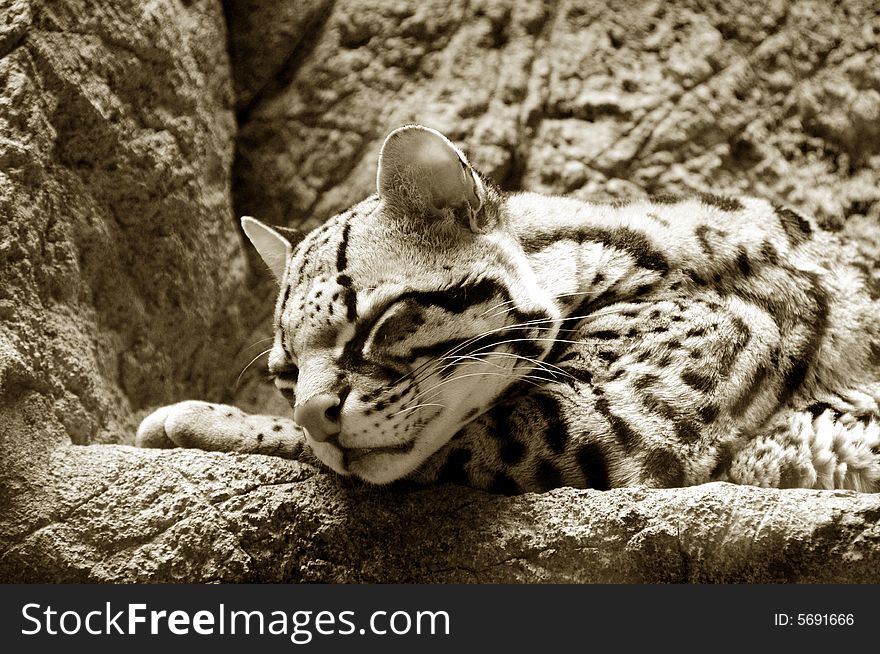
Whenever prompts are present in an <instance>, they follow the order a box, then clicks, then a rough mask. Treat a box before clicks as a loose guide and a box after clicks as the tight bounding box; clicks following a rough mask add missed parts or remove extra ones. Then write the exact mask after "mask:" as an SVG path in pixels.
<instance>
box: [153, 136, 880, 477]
mask: <svg viewBox="0 0 880 654" xmlns="http://www.w3.org/2000/svg"><path fill="white" fill-rule="evenodd" d="M244 226H245V230H246V232H247V233H248V235H249V236H250V237H251V240H252V241H253V242H254V244H255V245H256V247H257V249H258V250H259V251H260V253H261V255H262V256H263V258H264V260H265V261H266V262H267V264H268V265H269V267H270V268H271V269H272V270H273V272H274V273H275V274H276V276H277V277H278V278H279V283H280V293H279V298H278V303H277V307H276V313H275V340H274V346H273V348H272V350H271V353H270V356H269V369H270V372H271V373H272V374H273V375H274V376H275V383H276V385H277V386H278V388H279V390H280V391H281V392H282V393H283V394H284V395H285V397H287V398H288V400H289V401H290V403H291V406H292V408H293V417H294V418H295V420H296V421H297V422H299V423H301V425H303V426H305V429H301V428H300V427H297V426H296V425H295V424H294V423H293V422H291V421H290V420H284V421H281V420H276V421H275V422H272V419H271V418H267V417H261V416H245V415H244V414H241V413H240V412H238V411H237V410H231V409H228V408H226V407H222V406H220V405H210V404H207V403H193V402H189V403H182V404H180V405H173V406H171V407H165V408H163V409H160V410H159V411H158V412H156V413H154V414H153V415H152V416H150V417H148V418H147V420H145V421H144V423H143V425H142V426H141V429H140V430H139V436H138V442H139V443H140V444H142V445H153V446H172V445H181V446H196V447H202V448H205V449H219V450H232V451H244V452H263V453H268V454H275V455H280V456H298V455H299V454H300V452H301V448H302V443H303V442H305V443H307V444H308V446H309V448H310V449H311V450H312V451H313V452H314V454H315V455H316V456H317V458H318V459H320V460H321V461H322V462H323V463H324V464H326V465H327V466H329V467H330V468H332V469H333V470H335V471H336V472H338V473H340V474H342V475H354V476H356V477H359V478H361V479H363V480H366V481H369V482H373V483H379V484H384V483H388V482H392V481H395V480H398V479H402V478H409V479H415V480H418V481H423V482H433V481H437V480H440V481H450V482H455V483H461V484H468V485H471V486H475V487H478V488H483V489H488V490H491V491H495V492H500V493H518V492H523V491H540V490H547V489H550V488H555V487H558V486H577V487H592V488H600V489H606V488H612V487H617V486H631V485H646V486H653V487H670V486H682V485H689V484H698V483H702V482H706V481H711V480H728V481H733V482H739V483H748V484H756V485H761V486H778V487H787V486H803V487H816V488H852V489H857V490H865V491H873V490H877V489H878V481H880V426H878V422H877V418H878V412H880V410H878V404H877V400H878V398H880V385H878V384H877V381H878V377H877V366H878V363H880V357H878V352H880V334H878V327H877V325H878V321H877V316H878V307H877V306H876V304H875V303H874V302H873V301H872V300H871V298H870V297H869V296H868V295H867V293H866V292H865V290H864V286H865V282H864V277H863V274H862V273H860V272H859V271H858V270H857V269H856V268H854V266H853V264H852V262H851V261H850V256H851V255H850V251H849V249H847V247H845V245H843V244H841V243H839V242H838V241H837V240H836V239H835V237H834V236H832V235H830V234H828V233H825V232H823V231H821V230H819V229H817V227H816V226H815V225H814V224H813V222H812V221H811V220H810V219H808V218H807V217H805V216H802V215H800V214H799V213H797V212H795V211H793V210H792V209H789V208H785V207H780V206H774V205H772V204H770V203H768V202H766V201H764V200H759V199H755V198H745V197H743V198H733V197H727V196H717V195H707V194H704V195H701V196H697V197H691V198H677V197H669V196H663V197H657V198H653V199H651V200H645V199H641V200H635V201H632V202H628V203H615V204H602V203H589V202H581V201H576V200H573V199H567V198H560V197H547V196H542V195H536V194H532V193H518V194H502V193H500V192H499V191H498V190H497V189H495V188H494V187H493V186H492V185H491V184H490V183H488V182H487V181H485V180H484V179H483V178H482V177H481V176H480V175H479V174H477V173H476V172H475V171H474V170H473V168H472V167H471V166H470V164H469V163H468V161H467V159H466V158H465V157H464V155H463V154H462V153H461V152H460V151H459V150H458V149H457V148H456V147H455V146H454V145H452V144H451V143H450V142H449V141H448V140H447V139H446V138H445V137H443V136H442V135H440V134H439V133H437V132H434V131H433V130H429V129H427V128H423V127H420V126H408V127H405V128H401V129H400V130H397V131H395V132H393V133H392V134H391V135H390V136H389V137H388V139H387V140H386V142H385V145H384V146H383V150H382V153H381V155H380V161H379V175H378V193H377V194H376V195H374V196H372V197H370V198H367V199H366V200H364V201H363V202H361V203H360V204H357V205H356V206H354V207H352V208H351V209H349V210H348V211H346V212H343V213H341V214H339V215H338V216H336V217H334V218H332V219H331V220H329V221H328V222H327V223H326V224H325V225H323V226H322V227H320V228H318V229H316V230H314V231H313V232H311V233H310V234H308V235H307V236H305V237H304V238H302V239H301V240H300V238H299V237H292V236H291V235H290V234H289V233H281V231H279V230H273V229H272V228H269V227H267V226H264V225H261V224H260V223H258V222H256V221H253V220H252V219H246V220H245V223H244ZM227 413H230V414H231V415H227ZM267 421H268V422H267ZM272 429H275V431H271V430H272ZM260 436H262V438H260ZM267 436H268V437H269V438H267Z"/></svg>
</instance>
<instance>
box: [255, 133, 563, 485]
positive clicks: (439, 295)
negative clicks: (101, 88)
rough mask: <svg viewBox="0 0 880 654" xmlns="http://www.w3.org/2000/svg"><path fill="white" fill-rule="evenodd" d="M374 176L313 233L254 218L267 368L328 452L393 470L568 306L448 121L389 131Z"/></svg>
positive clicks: (538, 348) (422, 456)
mask: <svg viewBox="0 0 880 654" xmlns="http://www.w3.org/2000/svg"><path fill="white" fill-rule="evenodd" d="M377 186H378V193H377V194H376V195H374V196H372V197H370V198H368V199H366V200H364V201H363V202H361V203H360V204H358V205H355V206H354V207H352V208H351V209H349V210H348V211H346V212H343V213H341V214H339V215H337V216H335V217H334V218H332V219H331V220H329V221H328V222H327V223H326V224H324V225H323V226H321V227H319V228H317V229H315V230H314V231H313V232H311V233H310V234H308V235H307V236H305V237H304V238H303V237H296V236H295V235H293V234H291V233H290V232H289V231H287V230H280V229H277V228H270V227H268V226H266V225H263V224H262V223H259V222H258V221H256V220H254V219H252V218H244V219H242V224H243V227H244V230H245V232H246V233H247V235H248V237H249V238H250V239H251V241H252V242H253V244H254V246H255V247H256V249H257V250H258V251H259V253H260V255H261V256H262V258H263V260H264V261H265V262H266V264H267V265H268V266H269V268H270V269H271V270H272V272H273V273H274V274H275V276H276V277H277V278H278V280H279V283H280V286H281V292H280V294H279V298H278V304H277V307H276V312H275V326H276V333H275V343H274V346H273V348H272V351H271V353H270V356H269V368H270V372H272V373H273V374H274V375H275V380H276V381H275V383H276V385H277V386H278V388H279V389H280V390H281V391H282V393H284V394H285V395H286V396H287V397H288V399H290V400H291V403H292V405H293V409H294V419H295V420H296V421H297V422H298V423H299V424H300V426H302V427H303V428H304V429H305V431H306V433H307V438H308V442H309V444H310V446H311V447H312V449H313V450H314V452H315V454H316V455H317V456H318V457H319V458H320V459H321V460H322V461H323V462H324V463H326V464H327V465H328V466H330V467H331V468H333V469H334V470H336V471H337V472H339V473H342V474H353V475H356V476H357V477H360V478H362V479H365V480H367V481H370V482H374V483H387V482H390V481H393V480H395V479H399V478H401V477H404V476H406V475H407V474H409V473H410V472H412V471H413V470H415V469H416V468H417V467H418V466H419V465H420V464H421V463H423V462H424V461H425V460H426V459H427V458H428V457H429V456H431V455H432V454H433V453H434V452H436V451H437V450H438V449H440V448H441V447H442V446H443V445H444V444H446V443H447V442H448V441H449V440H450V439H451V438H452V437H453V436H454V435H455V434H456V432H457V431H458V430H459V429H460V428H461V427H462V425H464V424H466V423H467V422H468V421H470V420H472V419H473V418H474V417H476V416H477V415H479V413H481V412H482V411H484V410H485V409H486V408H488V407H489V406H491V404H492V403H493V401H494V400H495V399H496V398H498V397H499V395H501V394H502V393H504V391H505V389H507V388H509V387H510V386H511V384H513V383H515V382H517V381H518V380H519V379H521V378H522V377H523V376H524V375H526V374H528V373H529V372H530V371H531V370H532V367H533V362H534V361H535V360H539V359H541V358H542V357H543V356H545V355H546V353H547V351H548V350H549V346H550V344H551V343H552V340H553V337H554V336H555V335H556V332H557V330H558V327H559V322H558V318H559V314H558V311H557V309H556V308H555V305H554V304H553V303H552V301H550V299H549V298H548V297H547V295H546V293H545V292H544V291H542V290H541V289H540V288H539V287H538V285H537V284H536V282H535V279H534V276H533V274H532V271H531V268H530V267H529V265H528V262H527V260H526V258H525V255H524V254H523V252H522V249H521V248H520V247H519V245H518V243H517V241H516V239H515V238H514V237H513V235H512V234H511V233H510V231H509V229H508V228H507V225H506V223H507V218H508V216H507V215H506V211H507V209H506V204H505V201H504V199H503V197H502V196H501V195H500V194H499V193H498V192H496V191H495V190H494V189H493V187H492V186H491V185H490V184H488V183H487V182H486V181H484V180H483V178H481V176H480V175H479V174H477V173H476V172H475V171H474V169H473V168H472V167H471V165H470V164H469V163H468V161H467V159H466V158H465V156H464V155H463V154H462V152H461V151H460V150H459V149H458V148H456V147H455V146H454V145H453V144H452V143H451V142H450V141H449V140H448V139H447V138H446V137H444V136H443V135H442V134H440V133H439V132H436V131H434V130H432V129H428V128H426V127H422V126H419V125H410V126H406V127H402V128H400V129H398V130H395V131H394V132H392V133H391V134H390V135H389V136H388V137H387V139H386V140H385V143H384V145H383V146H382V150H381V154H380V155H379V172H378V180H377Z"/></svg>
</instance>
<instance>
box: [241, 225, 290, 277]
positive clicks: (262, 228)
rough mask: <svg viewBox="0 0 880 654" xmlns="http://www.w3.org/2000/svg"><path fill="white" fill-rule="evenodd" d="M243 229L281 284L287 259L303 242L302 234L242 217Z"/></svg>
mask: <svg viewBox="0 0 880 654" xmlns="http://www.w3.org/2000/svg"><path fill="white" fill-rule="evenodd" d="M241 228H242V229H243V230H244V233H245V234H246V235H247V237H248V238H249V239H250V241H251V243H253V245H254V247H255V248H256V249H257V252H258V253H259V254H260V257H261V258H262V259H263V261H264V262H265V264H266V265H267V266H269V270H271V271H272V274H273V275H275V279H277V280H278V281H279V282H280V281H281V278H282V276H283V275H284V269H285V267H286V266H287V257H289V256H290V253H291V252H292V251H293V247H294V246H295V245H296V244H297V243H298V242H299V241H300V240H302V234H301V233H300V232H298V231H296V230H292V229H284V228H282V227H274V228H273V227H269V226H268V225H265V224H263V223H261V222H260V221H259V220H257V219H256V218H251V217H250V216H243V217H242V219H241ZM282 232H284V233H282Z"/></svg>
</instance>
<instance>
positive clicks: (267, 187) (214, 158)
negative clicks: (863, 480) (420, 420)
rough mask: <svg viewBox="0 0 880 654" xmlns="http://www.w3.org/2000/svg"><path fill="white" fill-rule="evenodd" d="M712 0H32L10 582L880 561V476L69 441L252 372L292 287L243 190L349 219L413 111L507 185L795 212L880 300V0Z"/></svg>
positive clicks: (13, 120)
mask: <svg viewBox="0 0 880 654" xmlns="http://www.w3.org/2000/svg"><path fill="white" fill-rule="evenodd" d="M702 4H705V3H698V2H688V1H686V0H677V1H675V2H656V3H631V2H626V1H623V0H622V1H620V2H611V1H609V2H606V3H595V2H588V1H586V0H583V1H580V2H575V1H565V2H562V1H561V2H549V1H548V2H540V1H537V0H523V1H517V2H513V1H512V0H508V1H490V2H481V3H467V2H465V1H464V0H445V1H442V2H441V1H440V0H428V1H425V2H416V1H415V0H412V1H410V2H398V1H390V0H386V1H379V2H372V3H361V2H357V1H356V0H336V1H335V2H330V1H327V0H311V1H309V2H298V3H282V5H283V6H279V5H278V3H269V2H265V1H261V0H226V2H224V3H223V6H222V8H221V6H220V5H219V3H215V2H208V1H206V0H203V1H195V2H190V3H182V4H181V3H158V4H146V5H145V4H143V3H136V2H130V1H124V2H113V3H110V2H106V3H86V2H77V1H76V0H53V1H52V2H49V1H40V0H0V281H2V283H0V579H10V580H11V579H20V580H24V579H27V580H37V579H43V580H52V579H58V580H86V579H88V580H99V579H100V580H134V579H144V580H147V579H150V580H172V579H174V580H184V579H186V580H209V579H227V580H233V579H236V580H239V579H260V580H281V579H284V580H298V579H306V580H343V579H344V580H401V581H403V580H449V581H454V580H494V581H505V580H533V581H544V580H554V581H567V580H571V581H582V580H601V581H611V580H618V581H634V580H646V581H659V580H692V581H709V580H744V581H749V580H815V581H827V580H842V581H849V580H853V581H869V580H870V581H878V578H877V574H878V573H877V572H876V570H877V569H878V566H877V557H878V554H877V552H878V551H880V543H878V526H877V524H878V520H880V505H878V501H880V500H878V498H877V497H875V496H855V495H847V494H832V493H812V492H791V491H788V492H776V491H761V490H757V489H743V488H734V487H729V486H723V485H715V486H708V487H702V488H694V489H682V490H673V491H663V492H644V491H619V492H612V493H608V494H604V495H602V494H598V493H590V492H581V491H571V490H559V491H555V492H553V493H550V494H547V495H544V496H526V497H522V498H512V499H509V498H499V497H490V496H486V495H481V494H475V493H471V492H468V491H466V490H461V489H449V488H445V489H434V490H423V491H417V492H391V493H389V492H380V491H368V490H363V489H358V488H352V487H348V486H344V485H339V484H338V482H337V481H335V480H334V479H332V478H330V477H328V476H327V475H325V474H322V473H319V472H317V471H316V470H315V469H313V468H311V467H308V466H303V465H301V464H297V463H291V462H283V461H272V460H268V459H264V458H259V457H233V456H219V455H213V454H204V453H198V452H175V453H156V452H139V451H133V450H129V449H126V448H117V447H110V446H106V447H105V446H93V447H87V448H86V447H76V446H71V445H70V443H71V442H73V443H78V444H85V443H95V442H98V443H110V442H126V441H129V442H130V439H131V436H132V433H133V426H134V425H135V424H136V423H137V420H138V418H139V417H141V415H143V413H144V411H145V410H146V409H148V408H150V407H152V406H155V405H158V404H162V403H165V402H169V401H173V400H179V399H183V398H185V397H201V398H205V399H218V400H219V399H228V398H229V397H231V396H232V395H233V392H234V385H235V376H236V375H237V374H238V372H239V371H240V370H241V368H242V367H243V366H244V364H245V363H247V361H248V360H249V359H250V357H251V356H253V355H254V354H256V353H257V352H258V350H255V349H248V348H249V347H250V346H251V345H252V344H253V343H254V342H255V341H257V340H258V339H259V338H260V337H263V336H266V335H268V334H267V333H266V332H265V331H261V329H265V322H264V319H265V317H266V316H267V315H268V314H269V313H270V312H271V299H269V298H270V295H271V292H272V289H271V286H270V282H268V281H267V280H266V279H265V277H264V276H262V275H261V273H260V271H259V269H256V268H255V269H254V270H255V271H256V274H254V275H249V273H248V266H247V259H246V257H245V256H243V255H242V249H241V244H240V240H239V238H238V235H237V230H236V227H235V221H234V217H235V215H237V214H245V213H250V214H253V215H255V216H257V217H259V218H261V219H264V220H268V221H270V222H277V223H280V224H287V225H305V226H313V225H315V224H317V223H318V222H319V221H320V220H322V219H323V218H325V217H326V216H328V215H330V214H332V213H333V212H335V211H336V210H338V209H340V208H342V207H344V206H345V205H347V204H349V203H351V202H353V201H356V200H359V199H361V198H362V197H363V196H365V195H366V194H368V193H369V192H370V191H371V189H372V185H373V180H374V176H375V157H376V152H377V151H378V147H379V144H380V142H381V138H382V136H383V135H384V134H385V133H386V132H387V131H388V130H389V129H390V128H392V127H395V126H397V125H399V124H401V123H405V122H410V121H418V122H422V123H425V124H428V125H431V126H433V127H436V128H438V129H441V130H443V131H444V132H446V133H447V134H449V135H450V136H451V137H453V138H454V139H456V140H458V141H459V142H461V143H463V144H464V145H465V146H466V149H467V150H468V153H469V155H470V157H471V159H472V160H473V161H474V163H475V164H476V165H477V166H478V167H480V168H481V169H482V170H483V171H484V172H486V173H488V174H490V175H491V176H492V177H493V178H494V179H495V180H496V181H497V182H498V183H499V184H501V185H502V186H503V187H504V188H506V189H519V188H524V189H529V190H538V191H543V192H554V193H572V194H574V195H577V196H581V197H587V196H594V195H600V196H606V197H607V196H621V195H633V194H636V195H638V194H645V193H656V192H684V191H693V190H697V191H698V190H713V191H718V192H743V191H744V192H750V193H755V194H760V195H765V196H768V197H770V198H772V199H774V200H777V201H781V202H786V203H789V204H792V205H794V206H796V207H799V208H801V209H803V210H805V211H809V212H812V213H814V214H815V215H817V216H818V217H819V219H820V220H821V221H822V222H823V224H825V225H826V226H827V227H829V228H831V229H836V230H840V231H842V232H844V233H845V234H847V235H849V236H851V237H853V243H854V247H857V248H859V249H860V250H861V251H862V253H863V255H864V267H865V272H866V274H868V275H869V276H871V277H872V279H873V280H874V282H875V285H876V287H877V289H878V292H880V273H878V271H877V269H876V265H875V264H876V261H877V260H878V251H880V250H878V246H880V229H878V220H880V47H878V38H880V10H878V9H877V8H876V3H873V2H870V1H868V0H864V1H861V2H859V1H856V0H849V1H844V2H837V3H830V2H829V3H812V2H785V1H781V0H777V1H775V2H770V3H764V4H761V5H757V4H754V3H748V2H729V3H716V4H718V5H719V6H718V7H717V8H713V9H701V8H700V5H702ZM224 17H225V19H226V21H224ZM226 23H228V32H227V24H226ZM227 46H228V50H229V54H230V55H231V60H230V58H229V57H228V56H227ZM236 117H237V119H238V121H237V122H238V136H237V138H236ZM233 150H234V153H235V154H234V158H233ZM248 353H251V354H250V356H248ZM253 369H259V362H258V363H257V364H256V365H255V366H254V368H253ZM258 378H259V375H256V376H255V377H253V378H252V381H251V382H250V383H249V384H246V385H245V389H244V391H240V392H239V393H238V399H239V401H240V402H243V403H244V404H245V405H246V406H250V407H260V406H267V405H271V403H272V400H269V399H267V398H269V397H274V396H269V395H267V394H266V393H265V392H264V385H263V384H261V383H259V381H258ZM461 534H465V535H466V536H467V537H466V538H462V537H461ZM389 544H391V545H392V546H391V547H389Z"/></svg>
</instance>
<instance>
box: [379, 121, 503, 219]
mask: <svg viewBox="0 0 880 654" xmlns="http://www.w3.org/2000/svg"><path fill="white" fill-rule="evenodd" d="M376 186H377V190H378V191H379V197H381V198H382V199H383V200H385V201H390V202H392V203H395V204H402V205H404V206H407V207H409V208H412V209H415V210H416V211H420V210H421V211H428V212H429V213H432V214H435V215H439V214H440V213H442V212H443V211H445V210H451V211H453V212H454V213H456V214H457V215H461V217H462V222H463V223H464V224H465V225H466V226H468V227H470V228H471V229H472V230H473V231H475V232H481V231H485V229H486V224H485V220H484V218H485V216H484V212H483V211H482V208H483V205H484V203H485V200H486V188H485V186H484V185H483V182H482V180H481V179H480V177H479V175H477V174H476V172H474V169H473V168H472V167H471V165H470V163H468V160H467V158H466V157H465V156H464V153H463V152H462V151H461V150H459V149H458V148H457V147H455V145H453V143H452V142H451V141H450V140H449V139H448V138H446V137H445V136H443V134H441V133H440V132H438V131H437V130H434V129H431V128H429V127H424V126H423V125H406V126H404V127H400V128H398V129H396V130H394V131H393V132H391V133H390V134H389V135H388V137H387V138H386V139H385V143H384V144H383V145H382V151H381V152H380V153H379V171H378V174H377V176H376Z"/></svg>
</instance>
